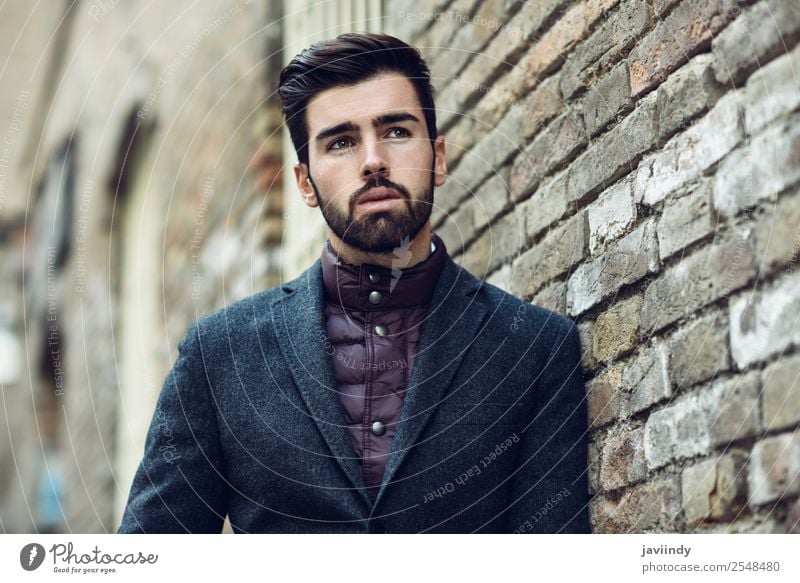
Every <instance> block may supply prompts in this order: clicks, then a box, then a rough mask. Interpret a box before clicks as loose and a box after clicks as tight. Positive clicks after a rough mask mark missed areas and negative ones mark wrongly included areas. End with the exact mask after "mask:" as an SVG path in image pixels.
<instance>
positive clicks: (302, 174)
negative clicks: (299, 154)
mask: <svg viewBox="0 0 800 583" xmlns="http://www.w3.org/2000/svg"><path fill="white" fill-rule="evenodd" d="M294 177H295V180H296V181H297V188H298V189H299V190H300V194H301V195H302V196H303V201H304V202H305V203H306V204H307V205H308V206H310V207H315V206H317V205H318V204H319V203H318V201H317V196H316V192H315V191H314V187H313V186H312V185H311V183H312V179H311V176H310V175H309V173H308V164H302V163H298V164H295V165H294Z"/></svg>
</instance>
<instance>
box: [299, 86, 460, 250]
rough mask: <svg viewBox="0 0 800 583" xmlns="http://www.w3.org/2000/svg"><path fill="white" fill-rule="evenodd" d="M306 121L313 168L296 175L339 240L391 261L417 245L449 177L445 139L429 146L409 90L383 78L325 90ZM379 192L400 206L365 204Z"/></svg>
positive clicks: (301, 168)
mask: <svg viewBox="0 0 800 583" xmlns="http://www.w3.org/2000/svg"><path fill="white" fill-rule="evenodd" d="M306 120H307V124H308V135H309V144H308V150H309V167H308V168H307V169H306V168H305V167H304V166H303V165H300V164H298V165H296V166H295V175H296V177H297V180H298V185H299V187H300V190H301V192H303V194H304V195H305V196H307V197H309V198H307V203H308V204H309V205H310V206H317V205H320V206H321V209H322V215H323V217H324V218H325V221H326V222H327V223H328V226H329V227H330V229H331V230H332V231H333V233H334V234H335V235H336V236H337V237H339V238H340V239H341V240H342V241H344V242H345V243H347V244H348V245H350V246H351V247H353V248H355V249H358V250H359V251H363V252H366V253H388V252H391V251H392V250H394V249H396V248H397V247H399V246H401V245H404V244H406V245H407V244H408V241H410V240H413V239H414V237H416V235H417V233H419V232H420V230H421V229H422V227H423V226H424V225H425V224H426V223H427V222H428V219H429V218H430V215H431V211H432V209H433V189H434V186H440V185H441V184H443V183H444V180H445V173H446V170H447V169H446V166H445V161H444V138H442V137H441V136H440V137H439V138H437V140H436V142H435V146H434V147H432V146H431V142H430V140H429V137H428V128H427V126H426V123H425V115H424V111H423V110H422V109H421V106H420V103H419V100H418V99H417V94H416V92H415V90H414V86H413V85H412V84H411V82H410V81H409V80H408V79H407V78H406V77H405V76H403V75H402V74H398V73H385V74H381V75H380V76H377V77H374V78H372V79H369V80H367V81H364V82H362V83H359V84H357V85H354V86H339V87H333V88H330V89H327V90H325V91H322V92H320V93H318V94H317V95H315V96H314V98H313V99H311V100H310V101H309V104H308V107H307V108H306ZM306 178H310V179H311V186H310V187H309V183H308V182H307V181H306ZM376 188H377V189H381V190H383V193H384V194H385V193H386V192H387V190H384V189H388V192H389V193H390V194H392V195H393V196H395V197H396V198H394V199H387V200H383V201H374V202H365V201H364V200H363V197H364V196H365V195H367V194H370V195H374V194H380V193H381V190H377V191H376V190H373V189H376ZM312 189H313V190H312ZM312 194H313V196H310V195H312ZM314 197H316V200H315V199H314Z"/></svg>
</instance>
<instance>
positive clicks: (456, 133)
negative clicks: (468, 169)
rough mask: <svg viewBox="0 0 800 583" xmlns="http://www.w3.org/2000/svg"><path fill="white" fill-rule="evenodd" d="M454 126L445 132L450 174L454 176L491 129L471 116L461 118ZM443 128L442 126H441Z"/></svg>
mask: <svg viewBox="0 0 800 583" xmlns="http://www.w3.org/2000/svg"><path fill="white" fill-rule="evenodd" d="M454 122H455V123H454V124H453V125H452V126H451V127H449V128H448V129H447V131H446V132H443V135H444V136H445V139H446V146H447V164H448V172H449V174H450V175H451V176H452V175H454V174H455V173H456V172H457V171H458V166H459V165H460V164H461V162H462V160H463V159H464V157H465V156H466V154H467V153H468V152H469V151H470V149H471V148H473V147H474V146H475V142H476V141H477V140H480V139H481V138H482V137H484V136H485V135H486V134H487V133H489V131H490V130H491V127H487V126H485V125H484V124H482V123H478V121H477V120H476V119H475V118H473V116H471V115H466V116H461V117H459V118H458V119H457V120H454ZM440 127H441V126H440Z"/></svg>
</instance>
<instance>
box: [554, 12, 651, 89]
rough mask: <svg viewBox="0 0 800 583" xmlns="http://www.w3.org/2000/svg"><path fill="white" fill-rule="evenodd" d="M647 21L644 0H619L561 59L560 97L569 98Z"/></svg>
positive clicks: (626, 47)
mask: <svg viewBox="0 0 800 583" xmlns="http://www.w3.org/2000/svg"><path fill="white" fill-rule="evenodd" d="M649 23H650V10H649V9H648V6H647V0H623V2H621V3H620V5H619V8H618V9H617V10H616V11H615V12H614V13H613V14H612V15H611V16H609V17H608V19H607V20H606V21H605V22H604V23H603V24H602V25H600V27H598V29H597V30H595V31H594V32H593V33H592V36H590V37H589V38H588V39H586V40H585V41H584V42H582V43H581V44H580V45H578V47H576V49H575V50H574V51H573V52H572V54H571V55H570V56H569V58H568V59H567V62H566V63H564V66H563V67H562V71H563V74H562V76H561V80H560V83H561V93H562V94H563V96H564V99H572V98H573V97H574V96H575V95H576V94H577V93H578V92H580V91H583V90H584V89H585V88H586V87H587V86H589V85H590V84H592V82H593V81H594V80H595V79H596V78H597V77H598V76H599V75H600V74H601V73H602V72H604V71H606V70H608V69H609V68H610V67H611V66H613V65H614V64H615V63H616V62H617V61H618V60H619V58H620V56H622V55H624V54H625V53H626V51H628V50H629V49H630V48H631V47H632V46H633V43H634V41H635V39H637V38H638V37H639V36H641V35H642V34H643V33H644V31H645V30H647V28H648V26H649Z"/></svg>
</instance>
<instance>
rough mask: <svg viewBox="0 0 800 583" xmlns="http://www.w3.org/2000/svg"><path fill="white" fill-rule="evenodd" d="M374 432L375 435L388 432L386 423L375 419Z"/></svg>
mask: <svg viewBox="0 0 800 583" xmlns="http://www.w3.org/2000/svg"><path fill="white" fill-rule="evenodd" d="M372 433H374V434H375V435H383V434H384V433H386V425H384V424H383V422H381V421H375V422H374V423H373V424H372Z"/></svg>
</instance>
